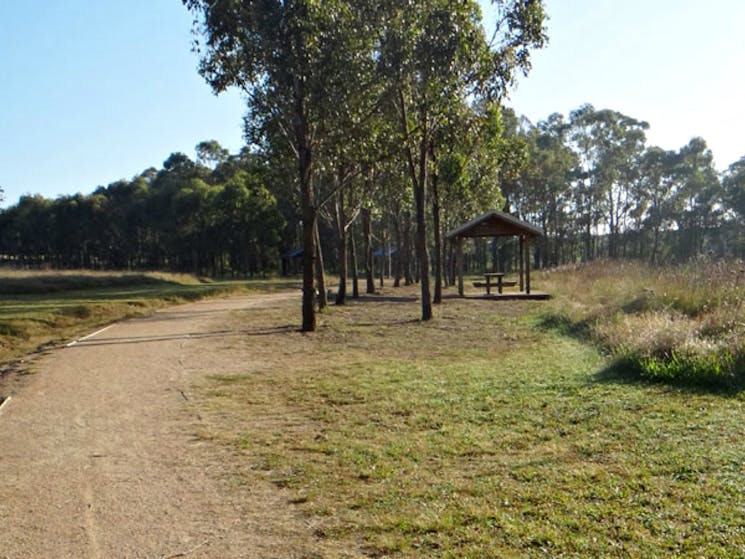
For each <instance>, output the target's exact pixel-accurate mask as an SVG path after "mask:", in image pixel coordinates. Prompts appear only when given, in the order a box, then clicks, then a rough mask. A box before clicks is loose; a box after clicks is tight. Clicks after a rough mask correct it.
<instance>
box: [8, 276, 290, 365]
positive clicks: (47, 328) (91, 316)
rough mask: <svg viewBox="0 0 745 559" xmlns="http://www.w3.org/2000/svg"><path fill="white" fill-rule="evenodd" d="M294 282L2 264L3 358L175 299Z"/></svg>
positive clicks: (279, 286)
mask: <svg viewBox="0 0 745 559" xmlns="http://www.w3.org/2000/svg"><path fill="white" fill-rule="evenodd" d="M290 286H294V284H293V282H287V281H280V280H257V281H222V282H212V281H210V282H205V281H200V280H198V279H197V278H195V277H193V276H189V275H177V274H165V273H114V272H88V271H70V272H56V271H54V272H53V271H49V272H39V271H33V272H26V271H10V270H0V362H6V361H9V360H12V359H15V358H17V357H20V356H22V355H25V354H27V353H29V352H32V351H34V350H35V349H36V348H38V347H40V346H44V345H48V344H55V343H60V342H63V341H67V340H70V339H71V338H74V337H75V336H77V335H79V334H81V333H84V332H87V331H90V330H91V328H95V327H98V326H101V325H105V324H108V323H111V322H114V321H116V320H120V319H122V318H127V317H131V316H141V315H143V314H147V313H149V312H151V311H152V310H153V309H156V308H160V307H163V306H165V305H168V304H173V303H175V302H179V301H190V300H196V299H200V298H204V297H210V296H216V295H221V294H228V293H233V292H252V291H257V290H258V291H262V292H266V291H276V290H281V289H287V288H289V287H290Z"/></svg>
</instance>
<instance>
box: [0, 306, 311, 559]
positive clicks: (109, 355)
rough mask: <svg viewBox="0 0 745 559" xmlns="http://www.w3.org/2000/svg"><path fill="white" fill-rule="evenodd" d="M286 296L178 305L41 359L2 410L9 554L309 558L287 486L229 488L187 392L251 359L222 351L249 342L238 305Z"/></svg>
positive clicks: (2, 517) (2, 541)
mask: <svg viewBox="0 0 745 559" xmlns="http://www.w3.org/2000/svg"><path fill="white" fill-rule="evenodd" d="M287 297H297V295H295V294H280V295H266V296H247V297H234V298H227V299H219V300H212V301H202V302H198V303H193V304H189V305H183V306H179V307H172V308H169V309H166V310H164V311H160V312H157V313H155V314H154V315H153V316H152V317H150V318H146V319H136V320H129V321H125V322H121V323H117V324H115V325H113V326H111V327H109V328H107V329H105V330H104V331H102V332H100V333H98V334H96V335H94V336H92V337H90V338H88V339H86V340H84V341H81V342H79V343H77V344H75V345H73V346H71V347H67V348H63V349H60V350H55V351H52V352H50V353H49V354H47V355H44V356H43V357H41V358H40V359H38V360H37V361H35V362H34V363H33V367H32V373H33V374H30V375H28V377H27V378H28V379H29V380H28V382H27V383H26V385H25V386H24V387H23V389H22V390H20V391H19V393H18V394H16V395H15V396H14V397H13V399H12V400H11V401H10V402H9V403H8V405H7V406H5V408H4V409H3V410H2V412H1V413H0V559H5V558H14V559H15V558H29V557H45V558H46V557H49V558H52V557H54V558H65V557H70V558H73V557H74V558H84V557H90V558H107V559H108V558H119V557H122V558H139V557H143V558H153V559H154V558H175V557H187V558H190V559H191V558H197V557H214V558H233V557H262V558H263V557H283V558H284V557H305V556H308V555H307V554H306V552H304V551H303V549H304V548H305V547H306V543H307V541H308V538H310V537H311V536H310V530H309V528H308V526H305V525H304V524H303V522H302V521H301V519H299V518H294V517H293V516H292V513H291V512H290V511H288V509H287V506H286V501H284V500H283V496H282V495H281V494H280V493H278V490H277V489H276V488H274V487H272V486H268V485H267V484H265V483H262V482H259V481H257V482H256V483H255V484H254V483H252V484H251V487H247V488H236V487H235V486H234V485H235V484H232V485H231V481H230V476H229V475H228V473H227V472H225V471H223V468H225V461H224V460H222V459H221V457H220V456H219V455H215V452H220V451H219V450H216V449H215V447H214V446H210V445H206V444H205V443H204V442H203V441H200V440H199V438H198V437H194V436H193V433H194V432H195V429H197V428H198V425H199V421H200V418H199V416H198V410H197V406H196V405H195V403H194V402H193V400H192V399H190V392H189V390H190V388H189V387H190V386H192V385H193V384H194V383H196V382H199V381H200V380H201V379H203V378H204V377H205V376H206V375H209V374H214V373H215V372H219V370H220V369H219V368H220V364H219V362H220V360H225V359H232V360H235V359H250V355H246V353H247V351H246V350H242V351H243V354H241V353H240V351H241V350H236V351H238V354H233V355H225V354H224V353H221V352H218V351H216V349H217V348H219V347H221V344H223V345H224V343H225V340H226V338H229V337H231V336H233V337H235V336H240V327H241V324H240V323H239V322H238V321H237V319H236V318H235V316H233V313H234V312H235V311H248V312H250V309H251V308H252V307H256V306H258V305H272V304H273V303H276V302H277V299H278V298H280V299H281V298H287ZM244 326H245V325H244ZM233 366H234V363H233Z"/></svg>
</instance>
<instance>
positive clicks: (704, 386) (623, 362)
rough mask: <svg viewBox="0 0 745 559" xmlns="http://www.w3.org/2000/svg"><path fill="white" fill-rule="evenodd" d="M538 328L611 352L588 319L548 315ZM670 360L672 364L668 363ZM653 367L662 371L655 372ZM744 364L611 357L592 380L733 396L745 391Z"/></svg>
mask: <svg viewBox="0 0 745 559" xmlns="http://www.w3.org/2000/svg"><path fill="white" fill-rule="evenodd" d="M537 327H538V328H539V329H540V330H544V331H553V332H557V333H559V334H561V335H563V336H568V337H571V338H574V339H576V340H579V341H581V342H583V343H587V344H592V345H595V346H596V347H598V349H600V350H601V351H603V352H605V353H608V354H611V353H612V348H609V347H607V346H604V345H602V344H600V343H598V341H597V340H596V339H595V338H593V336H592V327H591V325H590V323H589V322H588V321H587V320H581V321H577V322H573V321H571V320H570V319H569V318H568V317H566V316H564V315H561V314H548V315H545V316H543V317H542V318H541V320H540V321H539V323H538V325H537ZM671 361H673V362H672V364H671ZM655 369H658V370H660V371H667V372H663V373H662V374H660V373H657V374H655V373H654V372H650V371H654V370H655ZM743 369H745V363H739V364H735V365H734V367H733V370H732V373H731V374H721V372H712V371H708V370H706V369H704V368H699V369H698V370H696V369H695V368H692V366H691V365H688V364H687V363H686V362H682V364H680V365H676V364H675V363H674V360H671V359H669V358H664V357H659V358H645V357H643V356H635V355H631V356H624V357H616V358H614V359H613V360H612V361H611V362H610V364H609V365H608V366H607V367H605V368H604V369H602V370H601V371H599V372H597V373H596V374H595V375H593V381H594V382H598V383H608V384H638V385H642V386H667V387H670V388H675V389H677V390H681V391H686V392H689V393H692V394H714V395H720V396H736V395H739V394H741V393H742V392H743V391H745V370H743Z"/></svg>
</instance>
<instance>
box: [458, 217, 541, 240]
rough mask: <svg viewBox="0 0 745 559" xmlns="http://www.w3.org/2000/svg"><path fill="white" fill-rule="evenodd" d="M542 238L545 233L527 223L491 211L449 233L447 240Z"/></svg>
mask: <svg viewBox="0 0 745 559" xmlns="http://www.w3.org/2000/svg"><path fill="white" fill-rule="evenodd" d="M515 236H517V237H522V236H526V237H542V236H543V232H542V231H541V230H540V229H539V228H538V227H536V226H535V225H531V224H530V223H528V222H527V221H523V220H522V219H518V218H516V217H515V216H514V215H510V214H508V213H505V212H500V211H498V210H491V211H489V212H486V213H485V214H483V215H480V216H479V217H477V218H475V219H472V220H471V221H469V222H468V223H466V224H465V225H461V226H460V227H458V228H457V229H453V230H452V231H450V232H448V234H447V235H446V238H448V239H451V240H452V239H457V238H463V237H515Z"/></svg>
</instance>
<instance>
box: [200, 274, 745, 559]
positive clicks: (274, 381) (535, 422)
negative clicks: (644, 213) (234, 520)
mask: <svg viewBox="0 0 745 559" xmlns="http://www.w3.org/2000/svg"><path fill="white" fill-rule="evenodd" d="M541 288H542V289H543V288H544V287H543V285H541ZM397 293H398V292H396V291H394V290H392V291H390V292H389V294H392V295H396V294H397ZM546 310H547V308H546V303H535V302H498V303H497V302H493V301H461V300H447V301H446V302H445V304H444V305H443V306H441V307H439V308H438V309H437V310H436V317H435V320H434V321H433V322H432V323H428V324H422V323H419V322H418V321H416V320H412V319H414V318H415V317H416V316H417V315H418V308H417V304H416V303H408V302H382V301H380V300H378V299H376V298H374V297H370V298H366V299H364V301H363V302H361V303H356V304H351V305H348V306H347V307H345V308H331V309H330V310H329V312H327V313H324V315H323V319H322V326H321V328H320V331H319V332H317V333H316V334H314V335H312V336H307V335H302V334H299V333H296V332H284V333H277V334H273V335H268V336H262V337H261V340H260V341H257V340H254V339H250V338H249V339H247V340H246V341H245V344H246V345H247V346H248V348H247V349H248V350H249V351H250V352H251V355H252V356H253V357H254V358H255V364H254V365H247V366H246V369H245V371H244V373H242V374H235V373H234V372H231V374H229V375H223V374H222V373H220V372H216V373H215V376H214V377H213V378H212V379H211V381H210V382H209V383H208V384H207V385H205V386H204V387H203V396H204V398H205V400H204V401H203V409H202V412H203V414H204V418H205V424H204V426H203V431H202V432H201V433H200V434H201V435H202V436H203V437H204V438H205V439H206V440H210V441H212V442H213V444H222V445H226V446H227V447H229V448H232V449H233V450H234V452H235V460H236V464H235V467H236V470H235V471H236V474H235V475H236V476H237V477H238V478H240V479H243V482H242V483H246V484H250V483H252V481H251V480H252V479H254V478H255V477H257V476H258V477H259V478H262V479H265V480H268V481H271V482H273V483H274V484H275V485H276V486H277V487H279V488H281V489H282V490H284V491H286V492H287V494H288V504H289V506H293V507H295V508H296V509H297V510H298V512H299V513H300V514H303V515H306V516H307V517H308V518H309V520H310V522H311V524H312V525H313V526H315V532H314V535H315V538H316V544H317V546H318V550H319V555H320V556H322V557H344V556H347V554H348V553H350V550H354V552H357V553H359V552H362V553H363V554H365V555H367V556H370V557H452V558H456V557H459V558H460V557H473V558H482V557H643V558H649V557H660V558H663V557H664V558H667V557H742V556H745V514H744V513H745V486H744V485H743V484H742V475H743V461H742V460H743V458H742V452H741V446H742V445H741V441H742V436H743V432H742V425H743V414H744V411H745V410H743V403H744V400H743V398H741V397H739V396H738V397H722V396H721V395H716V394H710V393H706V392H693V391H690V390H683V389H679V388H671V387H666V386H664V385H650V384H645V383H640V382H634V381H629V380H628V379H627V378H625V377H624V376H623V375H619V374H618V373H617V371H614V370H612V369H610V367H611V365H612V362H611V361H609V360H607V359H606V358H605V357H604V356H603V355H602V354H601V353H599V352H598V350H597V349H595V347H594V346H593V345H590V344H587V343H585V342H584V341H582V340H581V339H578V338H576V337H569V336H566V335H564V334H562V333H561V332H559V331H557V330H556V329H546V328H544V327H542V317H543V315H544V314H545V313H546ZM295 311H296V309H295V308H294V306H293V307H286V308H280V309H271V310H266V311H252V313H251V323H252V325H254V326H255V327H260V326H261V325H264V326H268V325H271V324H274V325H276V324H277V323H284V322H286V320H287V316H288V313H294V312H295ZM246 466H249V467H250V469H249V471H246Z"/></svg>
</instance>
